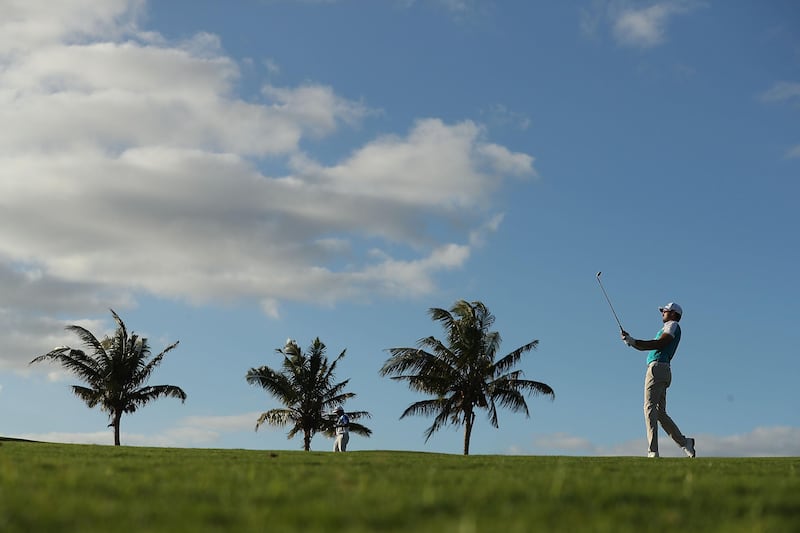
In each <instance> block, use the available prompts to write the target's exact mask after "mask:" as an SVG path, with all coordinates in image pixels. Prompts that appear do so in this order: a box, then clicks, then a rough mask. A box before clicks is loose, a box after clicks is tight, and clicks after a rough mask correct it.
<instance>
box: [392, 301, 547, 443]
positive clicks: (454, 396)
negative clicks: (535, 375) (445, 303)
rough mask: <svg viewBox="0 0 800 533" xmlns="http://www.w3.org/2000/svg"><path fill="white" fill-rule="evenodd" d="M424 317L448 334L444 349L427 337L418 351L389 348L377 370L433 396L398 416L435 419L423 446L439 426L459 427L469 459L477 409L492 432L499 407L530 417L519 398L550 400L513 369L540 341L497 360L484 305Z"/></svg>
mask: <svg viewBox="0 0 800 533" xmlns="http://www.w3.org/2000/svg"><path fill="white" fill-rule="evenodd" d="M428 312H429V314H430V316H431V318H432V319H433V320H435V321H438V322H441V324H442V326H443V327H444V329H445V331H446V332H447V344H446V345H445V343H443V342H441V341H439V340H437V339H435V338H433V337H426V338H423V339H420V340H419V341H418V343H417V346H418V347H417V348H390V349H388V350H387V351H388V352H389V353H390V354H391V357H390V358H389V359H388V360H387V361H386V363H384V365H383V367H382V368H381V370H380V374H381V375H382V376H392V379H396V380H401V381H407V382H408V385H409V387H410V388H411V389H412V390H416V391H418V392H422V393H425V394H431V395H433V398H431V399H427V400H422V401H419V402H416V403H413V404H411V405H410V406H409V407H408V408H407V409H406V410H405V411H404V412H403V414H402V415H401V416H400V418H401V419H402V418H404V417H406V416H408V415H426V416H431V415H435V418H434V421H433V424H432V425H431V427H429V428H428V429H427V430H426V431H425V442H428V439H430V438H431V435H433V434H434V433H435V432H436V431H437V430H439V429H440V428H442V427H443V426H446V425H448V424H452V425H455V426H459V425H463V426H464V455H469V442H470V437H471V436H472V428H473V425H474V422H475V410H476V409H477V408H481V409H486V410H487V411H488V416H489V422H490V423H491V424H492V426H493V427H495V428H497V427H499V425H498V422H497V407H498V406H499V407H506V408H509V409H511V410H512V411H515V412H520V411H522V412H524V413H525V415H526V416H528V417H529V416H530V413H529V412H528V404H527V403H526V402H525V397H524V395H523V393H527V394H545V395H548V396H550V397H551V398H555V394H554V392H553V389H552V388H550V386H549V385H547V384H545V383H540V382H538V381H531V380H527V379H521V378H522V375H523V373H522V371H521V370H512V368H513V367H514V366H515V365H516V364H517V363H518V362H519V360H520V359H521V358H522V355H523V354H525V353H527V352H529V351H530V350H533V349H535V348H536V346H537V345H538V344H539V341H537V340H534V341H531V342H529V343H528V344H525V345H524V346H521V347H519V348H517V349H516V350H514V351H513V352H511V353H509V354H508V355H505V356H503V357H501V358H500V359H499V360H496V357H497V351H498V349H499V348H500V342H501V339H500V334H499V333H497V332H495V331H489V328H491V327H492V324H494V315H492V314H491V313H489V310H488V309H487V308H486V306H485V305H484V304H483V303H481V302H472V303H469V302H466V301H464V300H459V301H458V302H456V303H455V304H454V305H453V307H452V308H451V309H450V311H447V310H445V309H438V308H432V309H430V310H429V311H428Z"/></svg>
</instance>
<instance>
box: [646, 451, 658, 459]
mask: <svg viewBox="0 0 800 533" xmlns="http://www.w3.org/2000/svg"><path fill="white" fill-rule="evenodd" d="M647 457H649V458H652V457H658V452H647Z"/></svg>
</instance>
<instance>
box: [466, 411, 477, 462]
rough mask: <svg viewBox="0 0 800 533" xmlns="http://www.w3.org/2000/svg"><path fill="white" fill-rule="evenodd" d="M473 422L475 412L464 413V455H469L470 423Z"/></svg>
mask: <svg viewBox="0 0 800 533" xmlns="http://www.w3.org/2000/svg"><path fill="white" fill-rule="evenodd" d="M473 422H475V413H473V412H469V413H466V414H465V415H464V455H469V440H470V438H471V437H472V424H473Z"/></svg>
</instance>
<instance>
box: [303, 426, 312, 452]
mask: <svg viewBox="0 0 800 533" xmlns="http://www.w3.org/2000/svg"><path fill="white" fill-rule="evenodd" d="M303 449H304V450H305V451H307V452H310V451H311V432H310V431H303Z"/></svg>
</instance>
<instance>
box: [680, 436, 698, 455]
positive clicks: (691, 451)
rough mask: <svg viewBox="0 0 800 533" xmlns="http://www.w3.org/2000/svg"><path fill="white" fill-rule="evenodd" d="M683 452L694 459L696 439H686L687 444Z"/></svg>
mask: <svg viewBox="0 0 800 533" xmlns="http://www.w3.org/2000/svg"><path fill="white" fill-rule="evenodd" d="M683 451H684V453H686V455H687V456H688V457H692V458H693V457H694V455H695V453H694V439H693V438H691V437H686V444H684V446H683Z"/></svg>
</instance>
